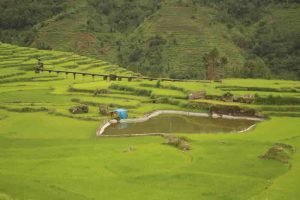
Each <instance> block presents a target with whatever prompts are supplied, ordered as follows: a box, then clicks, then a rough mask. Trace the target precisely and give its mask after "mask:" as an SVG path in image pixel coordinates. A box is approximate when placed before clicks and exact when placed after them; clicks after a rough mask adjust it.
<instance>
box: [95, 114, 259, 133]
mask: <svg viewBox="0 0 300 200" xmlns="http://www.w3.org/2000/svg"><path fill="white" fill-rule="evenodd" d="M161 114H177V115H186V116H196V117H212V118H224V119H242V120H250V121H263V120H264V119H262V118H257V117H242V116H241V117H240V116H230V115H218V114H213V115H212V116H211V115H210V114H208V113H198V112H187V111H177V110H159V111H155V112H153V113H151V114H148V115H145V116H144V117H141V118H137V119H121V120H120V121H119V123H140V122H145V121H147V120H149V119H151V118H153V117H156V116H158V115H161ZM115 123H118V121H117V120H110V121H109V122H106V123H105V124H104V125H103V126H102V127H101V128H99V129H98V130H97V132H96V135H97V136H101V135H102V134H103V133H104V131H105V129H106V128H108V127H109V126H110V125H111V124H115ZM253 127H254V126H251V127H249V128H248V130H250V129H251V128H253ZM245 131H247V129H246V130H244V131H242V132H245Z"/></svg>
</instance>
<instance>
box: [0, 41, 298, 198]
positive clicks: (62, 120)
mask: <svg viewBox="0 0 300 200" xmlns="http://www.w3.org/2000/svg"><path fill="white" fill-rule="evenodd" d="M8 51H9V52H10V51H13V52H14V53H13V54H10V53H9V54H6V53H7V52H8ZM36 54H37V55H40V54H43V55H47V56H48V58H49V60H53V61H54V60H56V61H59V62H60V64H59V68H61V69H67V68H66V66H68V63H69V62H70V60H68V59H67V58H68V56H69V55H68V54H66V53H63V52H56V51H38V50H36V49H28V48H20V47H17V46H12V45H7V44H2V43H0V56H2V57H3V59H1V60H0V76H2V75H5V74H14V76H12V77H7V78H3V79H1V83H0V199H1V200H2V199H3V200H7V199H13V200H18V199H33V200H48V199H49V200H56V199H75V200H76V199H78V200H90V199H124V200H126V199H128V200H129V199H130V200H138V199H149V200H150V199H151V200H153V199H154V200H155V199H157V200H161V199H174V200H177V199H178V200H179V199H180V200H181V199H205V200H206V199H213V200H214V199H216V200H217V199H220V200H221V199H222V200H223V199H228V200H232V199H255V200H256V199H259V200H260V199H292V200H293V199H295V200H296V199H299V197H300V193H299V190H298V187H299V185H300V183H299V180H300V174H299V173H300V171H299V169H300V167H299V165H300V157H299V152H298V150H297V149H299V148H300V139H299V138H300V132H299V128H298V124H300V118H299V117H290V116H291V113H294V114H299V113H300V105H289V104H288V103H287V104H283V105H261V104H257V103H255V104H251V105H248V104H247V105H245V104H237V103H235V104H234V105H237V106H246V107H251V108H255V109H258V110H260V111H262V112H264V113H271V114H269V115H268V117H269V119H268V120H266V121H265V122H261V123H259V124H258V125H257V127H256V128H255V129H253V130H252V131H251V132H247V133H244V134H222V133H219V134H201V135H187V134H183V133H178V135H184V136H185V137H187V139H188V141H189V143H190V145H191V150H190V151H187V152H182V151H180V150H178V149H176V148H173V147H171V146H168V145H164V144H163V143H164V139H163V138H161V137H129V138H98V137H96V135H95V132H96V130H97V128H98V127H99V126H100V124H101V123H102V122H103V121H104V120H107V119H108V117H107V116H103V115H101V114H99V109H98V105H100V104H101V105H102V104H105V105H108V106H109V109H114V108H116V107H123V108H127V109H128V110H129V116H130V117H139V116H142V115H144V114H145V113H149V112H152V111H154V110H163V109H172V110H191V111H195V110H194V109H191V108H189V109H187V108H185V107H184V106H183V105H185V104H189V103H190V102H189V101H188V100H187V99H186V98H183V97H186V95H188V94H189V93H190V92H191V91H199V90H205V91H206V93H207V94H208V95H212V96H221V95H222V94H224V93H225V92H227V91H226V90H223V88H222V87H235V86H239V87H242V88H241V89H240V90H238V91H232V92H233V93H234V94H236V95H243V94H249V93H253V94H255V93H258V91H248V90H247V87H256V88H258V87H263V88H268V89H274V88H275V89H277V88H292V89H299V82H297V81H282V80H253V79H247V80H246V79H245V80H244V79H226V80H224V81H223V82H222V83H209V82H208V83H204V82H161V88H156V87H155V84H156V82H151V81H144V80H135V81H133V82H127V80H123V81H120V82H119V81H117V82H107V81H103V80H101V79H95V80H93V79H92V78H90V77H85V78H81V77H79V78H78V79H76V80H73V78H72V77H69V78H68V79H66V77H65V75H62V74H61V75H59V77H57V76H56V74H51V75H50V76H49V74H47V73H43V74H35V73H33V72H32V71H25V70H24V69H25V67H24V65H23V61H26V60H27V61H28V62H29V61H30V62H32V67H34V65H35V62H34V60H30V59H31V58H30V57H31V56H32V55H36ZM15 56H18V58H20V60H19V59H14V57H15ZM73 57H77V56H75V55H74V56H73ZM21 58H22V59H21ZM79 58H81V57H79ZM83 58H86V57H83ZM85 61H86V62H91V63H78V62H76V63H77V64H78V68H76V69H74V70H81V69H84V68H85V67H86V66H90V65H92V63H94V62H98V61H97V60H94V59H86V60H85ZM99 62H100V61H99ZM12 63H13V65H11V64H12ZM27 64H28V63H27ZM27 67H28V66H26V68H27ZM29 67H31V66H29ZM48 67H49V68H50V67H57V66H55V65H53V66H46V68H48ZM106 67H107V68H109V67H110V64H109V63H106ZM99 68H100V67H99ZM113 68H114V70H119V69H115V68H116V67H115V66H113ZM72 70H73V69H72ZM21 72H22V73H21ZM23 72H24V73H23ZM18 73H20V74H18ZM123 73H124V74H126V73H131V72H128V71H123ZM57 78H59V79H57ZM112 83H113V84H118V85H123V86H128V87H132V88H135V89H146V90H151V91H152V92H153V94H155V95H158V96H162V97H165V98H169V99H170V100H178V101H179V102H180V103H179V104H178V105H169V104H160V103H152V102H153V100H154V99H153V98H155V97H149V96H143V97H140V96H137V95H136V94H135V93H132V92H130V91H129V92H128V91H123V90H115V89H110V88H109V87H110V85H111V84H112ZM171 86H172V87H171ZM220 86H222V87H220ZM70 88H74V89H75V90H70ZM97 89H107V90H108V91H109V92H108V93H106V94H99V95H97V96H95V95H94V94H93V91H95V90H97ZM293 91H294V92H289V93H286V92H274V91H273V92H270V91H259V93H260V94H264V95H265V96H268V95H270V94H274V93H275V94H276V95H281V96H283V97H286V96H289V97H291V98H299V91H297V90H293ZM176 98H181V99H176ZM80 102H85V103H88V104H89V105H90V106H89V108H90V112H89V113H87V114H78V115H72V114H71V113H69V111H68V109H69V108H70V107H71V106H74V105H77V104H79V103H80ZM200 102H205V103H207V104H210V105H211V104H221V105H224V104H225V105H227V104H228V105H231V104H232V103H225V102H222V101H220V100H201V101H200ZM24 108H30V109H32V111H31V112H28V111H27V112H26V110H25V111H24ZM40 108H45V110H44V111H40V110H39V109H40ZM202 110H205V109H204V108H203V109H202ZM197 111H201V108H200V109H199V110H197ZM276 114H278V115H279V114H281V115H282V116H280V117H276V116H275V115H276ZM298 116H299V115H298ZM275 143H285V144H290V145H293V147H294V148H295V149H296V152H295V153H294V154H292V157H291V159H290V160H289V162H288V163H282V162H279V161H276V160H272V159H271V160H264V159H261V158H260V156H261V155H264V154H265V152H266V151H268V149H269V148H271V147H272V146H273V145H274V144H275ZM129 148H130V149H133V150H132V151H128V149H129Z"/></svg>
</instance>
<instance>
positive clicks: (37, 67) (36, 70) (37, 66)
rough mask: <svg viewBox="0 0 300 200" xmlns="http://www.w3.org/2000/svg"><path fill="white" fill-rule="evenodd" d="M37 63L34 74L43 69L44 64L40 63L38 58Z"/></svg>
mask: <svg viewBox="0 0 300 200" xmlns="http://www.w3.org/2000/svg"><path fill="white" fill-rule="evenodd" d="M37 60H38V62H37V64H36V68H35V72H36V73H40V72H41V70H42V69H44V64H43V63H42V62H41V59H40V58H37Z"/></svg>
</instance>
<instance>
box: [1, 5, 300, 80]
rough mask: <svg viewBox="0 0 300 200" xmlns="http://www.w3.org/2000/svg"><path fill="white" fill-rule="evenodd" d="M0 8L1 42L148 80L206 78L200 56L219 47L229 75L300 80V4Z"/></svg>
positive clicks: (223, 72) (24, 6) (223, 70)
mask: <svg viewBox="0 0 300 200" xmlns="http://www.w3.org/2000/svg"><path fill="white" fill-rule="evenodd" d="M13 5H16V6H13ZM46 7H47V9H45V8H46ZM0 9H1V12H0V13H1V19H5V20H1V24H0V29H1V34H0V40H1V41H4V42H10V43H15V44H22V45H25V46H34V47H38V48H41V49H54V50H62V51H72V52H76V53H79V54H82V55H89V56H93V57H96V58H100V59H103V60H107V61H110V62H112V63H115V64H118V65H120V66H122V67H124V68H127V69H130V70H133V71H135V72H139V73H142V74H145V75H151V76H169V77H172V78H193V79H195V78H201V79H204V78H206V67H205V63H204V62H203V59H202V57H203V55H204V54H205V53H207V52H210V51H211V50H212V49H214V48H217V49H218V51H219V52H220V55H221V56H222V57H226V58H227V60H228V64H227V65H226V66H225V68H224V69H222V68H220V69H219V71H222V74H224V75H225V76H226V77H257V78H271V77H273V78H274V77H275V78H286V79H299V76H300V75H299V34H298V33H299V31H300V23H299V17H298V13H299V9H300V8H299V2H298V1H297V0H289V1H281V0H278V1H254V0H251V1H246V0H239V1H232V0H226V1H217V0H216V1H205V0H193V1H187V0H178V1H171V0H170V1H169V0H168V1H160V0H156V1H141V0H133V1H124V0H113V1H100V0H83V1H77V0H72V1H71V0H65V1H55V0H53V1H47V2H45V1H28V0H22V1H21V0H15V1H1V4H0ZM16 13H18V14H16ZM33 13H34V14H33ZM33 16H34V17H33Z"/></svg>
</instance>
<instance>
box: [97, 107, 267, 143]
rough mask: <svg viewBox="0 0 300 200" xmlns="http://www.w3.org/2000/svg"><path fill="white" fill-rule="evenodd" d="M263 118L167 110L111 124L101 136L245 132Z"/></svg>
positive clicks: (105, 127) (100, 131)
mask: <svg viewBox="0 0 300 200" xmlns="http://www.w3.org/2000/svg"><path fill="white" fill-rule="evenodd" d="M259 121H263V119H261V118H254V117H240V116H229V115H222V116H220V115H217V114H214V115H213V116H210V115H209V114H208V113H196V112H185V111H173V110H163V111H156V112H153V113H151V114H149V115H146V116H144V117H142V118H137V119H125V120H120V121H119V122H118V123H114V122H113V121H108V122H106V123H104V124H103V125H102V126H101V127H100V128H99V129H98V130H97V133H96V134H97V136H107V137H122V136H144V135H161V134H170V133H187V134H201V133H241V132H246V131H248V130H250V129H252V128H253V127H254V126H255V125H256V123H257V122H259Z"/></svg>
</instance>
